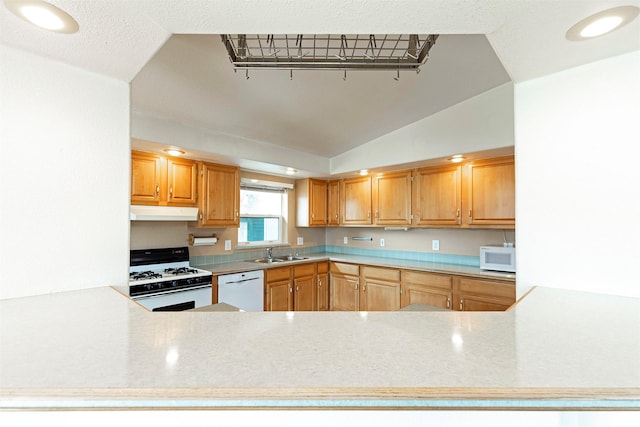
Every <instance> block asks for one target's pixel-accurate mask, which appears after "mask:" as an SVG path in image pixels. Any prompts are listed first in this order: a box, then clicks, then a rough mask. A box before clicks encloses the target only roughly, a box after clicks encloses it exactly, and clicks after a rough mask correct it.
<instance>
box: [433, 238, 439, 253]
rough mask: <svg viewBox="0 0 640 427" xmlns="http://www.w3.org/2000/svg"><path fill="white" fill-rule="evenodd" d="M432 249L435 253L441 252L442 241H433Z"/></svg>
mask: <svg viewBox="0 0 640 427" xmlns="http://www.w3.org/2000/svg"><path fill="white" fill-rule="evenodd" d="M431 249H432V250H434V251H439V250H440V240H432V241H431Z"/></svg>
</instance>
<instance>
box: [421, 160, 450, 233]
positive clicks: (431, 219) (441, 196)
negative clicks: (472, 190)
mask: <svg viewBox="0 0 640 427" xmlns="http://www.w3.org/2000/svg"><path fill="white" fill-rule="evenodd" d="M461 174H462V169H461V167H460V166H459V165H447V166H434V167H427V168H421V169H416V170H415V172H414V178H413V209H412V211H413V212H412V213H413V218H414V221H413V224H414V225H417V226H431V227H446V226H459V225H460V224H461V209H462V200H461V194H462V177H461Z"/></svg>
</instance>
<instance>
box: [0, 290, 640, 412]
mask: <svg viewBox="0 0 640 427" xmlns="http://www.w3.org/2000/svg"><path fill="white" fill-rule="evenodd" d="M256 406H257V407H263V408H264V407H266V408H269V407H289V408H290V407H297V406H313V407H350V408H353V407H377V408H381V407H382V408H384V407H387V408H388V407H394V408H395V407H403V408H415V407H418V408H514V407H515V408H564V409H566V408H572V409H575V408H594V407H595V408H608V409H611V408H618V409H619V408H629V407H631V408H635V409H640V300H639V299H633V298H624V297H616V296H607V295H600V294H590V293H582V292H573V291H564V290H557V289H549V288H535V289H534V290H533V291H532V292H531V293H530V294H529V295H527V296H526V297H525V298H524V300H522V301H521V302H520V303H519V304H518V305H517V306H516V308H515V309H513V310H511V311H509V312H453V311H451V312H420V311H396V312H369V313H359V312H295V313H285V312H269V313H252V312H177V313H175V312H174V313H162V312H160V313H155V312H148V311H146V310H144V309H143V308H141V307H140V306H139V305H137V304H136V303H134V302H132V301H131V300H129V299H128V298H127V297H125V296H123V295H122V294H120V293H119V292H117V291H115V290H114V289H112V288H109V287H102V288H94V289H87V290H80V291H72V292H62V293H56V294H50V295H43V296H34V297H26V298H17V299H11V300H3V301H0V408H87V407H91V408H154V407H162V408H219V407H235V408H238V407H243V408H247V407H256Z"/></svg>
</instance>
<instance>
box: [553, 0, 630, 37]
mask: <svg viewBox="0 0 640 427" xmlns="http://www.w3.org/2000/svg"><path fill="white" fill-rule="evenodd" d="M638 13H640V9H639V8H637V7H636V6H620V7H614V8H612V9H607V10H603V11H602V12H598V13H596V14H595V15H591V16H589V17H587V18H585V19H583V20H582V21H580V22H578V23H577V24H576V25H574V26H573V27H571V28H569V31H567V34H566V37H567V39H568V40H571V41H580V40H588V39H591V38H594V37H598V36H602V35H604V34H607V33H610V32H611V31H613V30H616V29H618V28H621V27H623V26H624V25H626V24H628V23H629V22H631V21H633V20H634V19H635V17H636V16H638Z"/></svg>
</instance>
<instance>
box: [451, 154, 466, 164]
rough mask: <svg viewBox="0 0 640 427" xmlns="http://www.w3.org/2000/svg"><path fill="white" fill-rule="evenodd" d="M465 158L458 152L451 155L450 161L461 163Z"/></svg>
mask: <svg viewBox="0 0 640 427" xmlns="http://www.w3.org/2000/svg"><path fill="white" fill-rule="evenodd" d="M463 160H464V157H462V155H461V154H456V155H455V156H451V157H449V161H450V162H452V163H460V162H461V161H463Z"/></svg>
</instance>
